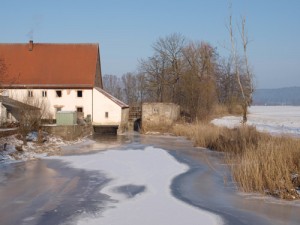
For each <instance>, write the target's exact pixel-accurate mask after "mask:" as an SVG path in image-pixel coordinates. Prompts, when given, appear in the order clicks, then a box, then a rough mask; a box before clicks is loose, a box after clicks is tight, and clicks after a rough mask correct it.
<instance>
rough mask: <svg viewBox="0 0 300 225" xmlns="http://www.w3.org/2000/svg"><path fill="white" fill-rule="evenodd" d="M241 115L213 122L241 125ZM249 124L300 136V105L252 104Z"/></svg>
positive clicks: (270, 130) (274, 132)
mask: <svg viewBox="0 0 300 225" xmlns="http://www.w3.org/2000/svg"><path fill="white" fill-rule="evenodd" d="M241 120H242V118H241V117H238V116H225V117H222V118H218V119H214V120H213V121H212V123H213V124H215V125H218V126H226V127H229V128H232V127H236V126H239V125H240V124H241ZM247 124H248V125H251V126H255V127H256V128H257V130H259V131H263V132H269V133H271V134H288V135H293V136H297V137H298V136H300V106H252V107H250V109H249V115H248V122H247Z"/></svg>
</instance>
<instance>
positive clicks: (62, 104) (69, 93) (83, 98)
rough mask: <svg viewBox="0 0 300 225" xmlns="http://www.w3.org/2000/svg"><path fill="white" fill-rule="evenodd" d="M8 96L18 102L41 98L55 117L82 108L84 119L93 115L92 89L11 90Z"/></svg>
mask: <svg viewBox="0 0 300 225" xmlns="http://www.w3.org/2000/svg"><path fill="white" fill-rule="evenodd" d="M8 95H9V97H11V98H13V99H15V100H18V101H23V100H24V98H25V97H26V98H27V97H29V96H31V98H41V99H42V100H43V101H45V103H46V104H47V105H48V106H49V107H48V108H49V110H50V113H52V115H53V116H54V115H55V114H56V112H57V111H60V110H61V111H76V110H77V108H76V107H82V110H83V115H84V117H86V116H87V115H92V89H10V90H9V91H8ZM54 118H55V117H54Z"/></svg>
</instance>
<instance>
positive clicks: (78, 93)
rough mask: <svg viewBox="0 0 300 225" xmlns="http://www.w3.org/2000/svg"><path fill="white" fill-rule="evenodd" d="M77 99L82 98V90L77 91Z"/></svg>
mask: <svg viewBox="0 0 300 225" xmlns="http://www.w3.org/2000/svg"><path fill="white" fill-rule="evenodd" d="M77 97H78V98H82V90H78V91H77Z"/></svg>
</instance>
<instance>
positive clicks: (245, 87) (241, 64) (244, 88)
mask: <svg viewBox="0 0 300 225" xmlns="http://www.w3.org/2000/svg"><path fill="white" fill-rule="evenodd" d="M245 22H246V21H245V19H243V20H242V29H241V30H240V34H241V39H242V43H243V51H244V57H243V59H244V60H240V57H239V55H238V52H237V43H236V40H235V36H234V32H233V25H232V15H230V16H229V27H228V30H229V34H230V43H231V57H232V63H233V67H234V74H235V76H236V79H237V83H238V87H239V90H240V93H241V100H242V101H241V106H242V109H243V121H242V122H243V123H246V122H247V110H248V106H249V105H250V103H251V96H252V92H253V76H252V74H251V73H250V69H249V64H248V57H247V46H248V43H249V42H248V37H247V34H246V33H245ZM243 69H245V71H246V72H244V73H243Z"/></svg>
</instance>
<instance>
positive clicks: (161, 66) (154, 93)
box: [140, 55, 168, 102]
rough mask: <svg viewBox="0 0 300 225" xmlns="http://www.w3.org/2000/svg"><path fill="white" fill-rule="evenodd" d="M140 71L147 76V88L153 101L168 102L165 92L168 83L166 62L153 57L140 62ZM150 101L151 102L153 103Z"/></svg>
mask: <svg viewBox="0 0 300 225" xmlns="http://www.w3.org/2000/svg"><path fill="white" fill-rule="evenodd" d="M140 71H141V73H143V74H144V76H145V86H146V89H147V92H148V95H149V97H150V99H151V100H152V101H156V102H164V101H167V99H166V97H167V96H165V90H166V88H167V85H168V82H167V80H166V78H165V73H166V68H165V60H164V58H161V57H160V56H157V55H156V56H153V57H150V58H148V59H147V60H141V61H140ZM151 100H150V101H151Z"/></svg>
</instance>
